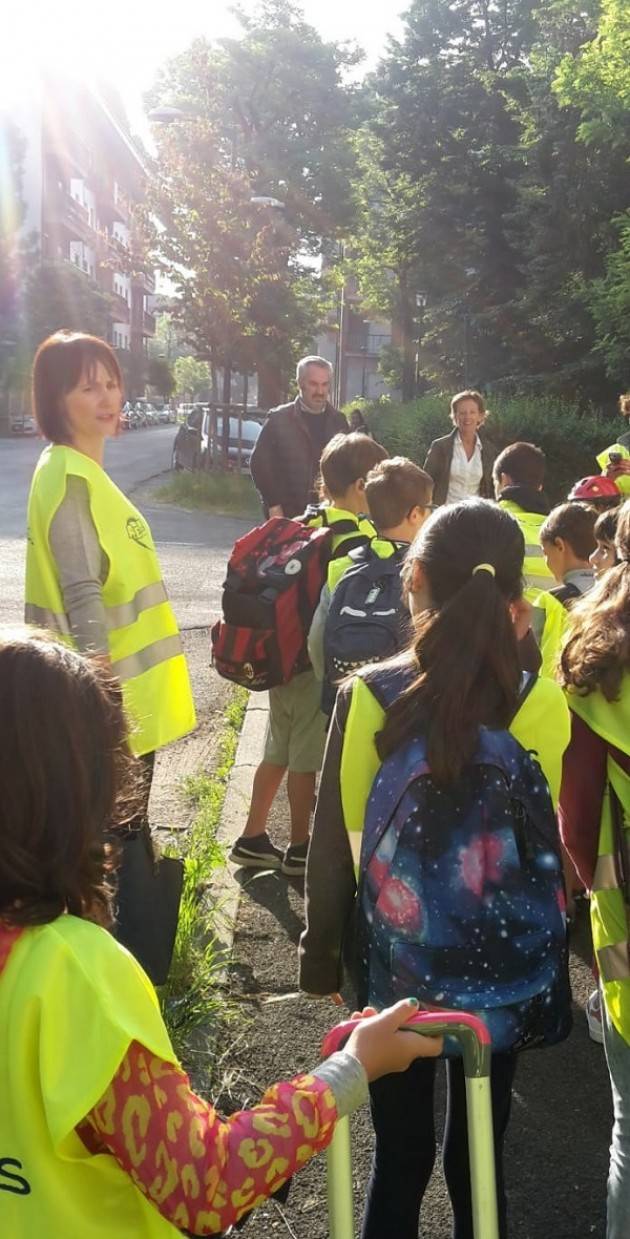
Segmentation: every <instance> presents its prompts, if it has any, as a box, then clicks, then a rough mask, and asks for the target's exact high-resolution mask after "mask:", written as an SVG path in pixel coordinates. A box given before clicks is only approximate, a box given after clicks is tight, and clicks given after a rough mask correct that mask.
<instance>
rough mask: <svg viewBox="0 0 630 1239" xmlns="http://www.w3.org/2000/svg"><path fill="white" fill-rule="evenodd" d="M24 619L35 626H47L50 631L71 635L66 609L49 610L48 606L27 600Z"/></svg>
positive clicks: (65, 635)
mask: <svg viewBox="0 0 630 1239" xmlns="http://www.w3.org/2000/svg"><path fill="white" fill-rule="evenodd" d="M24 619H25V621H26V623H27V624H33V625H34V627H35V628H46V629H47V630H48V632H58V633H61V635H62V636H63V637H69V636H70V635H71V633H70V625H69V623H68V616H67V615H66V613H65V611H63V612H58V611H49V610H48V609H47V608H46V607H36V606H35V604H34V603H32V602H27V603H26V606H25V607H24Z"/></svg>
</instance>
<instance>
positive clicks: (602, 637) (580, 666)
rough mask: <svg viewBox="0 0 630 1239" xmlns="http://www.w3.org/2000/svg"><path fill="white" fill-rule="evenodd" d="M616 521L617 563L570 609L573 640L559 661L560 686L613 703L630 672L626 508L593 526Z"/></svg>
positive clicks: (629, 512)
mask: <svg viewBox="0 0 630 1239" xmlns="http://www.w3.org/2000/svg"><path fill="white" fill-rule="evenodd" d="M612 516H614V517H615V519H616V522H617V532H616V535H615V539H614V541H615V549H616V551H617V557H618V561H619V562H618V563H617V564H615V566H614V567H613V568H609V569H608V571H607V572H606V573H605V575H604V576H603V577H602V578H601V580H600V581H598V582H597V584H596V585H595V586H594V588H593V589H591V590H589V592H588V594H585V596H584V597H583V598H581V599H577V600H576V602H575V603H574V604H573V607H572V608H571V629H572V630H571V635H570V636H569V638H568V640H567V642H566V644H565V646H564V648H563V650H562V654H561V657H560V668H561V678H562V683H563V684H564V686H565V687H569V688H573V689H577V690H578V692H580V693H581V694H587V693H591V692H594V691H595V690H596V689H599V690H600V692H601V693H603V695H604V697H605V698H606V700H607V701H617V700H618V699H619V694H620V691H621V681H622V678H623V675H624V672H625V671H628V670H630V502H629V503H624V504H623V506H622V507H621V508H617V509H615V510H613V511H611V512H604V513H603V515H602V516H600V518H599V520H598V521H597V523H596V526H595V530H596V534H595V536H596V537H597V539H598V540H599V541H600V542H604V541H606V542H607V541H608V540H609V539H608V538H604V537H603V536H602V535H601V534H600V533H599V532H597V526H598V525H599V523H600V521H603V520H605V519H606V518H608V517H612Z"/></svg>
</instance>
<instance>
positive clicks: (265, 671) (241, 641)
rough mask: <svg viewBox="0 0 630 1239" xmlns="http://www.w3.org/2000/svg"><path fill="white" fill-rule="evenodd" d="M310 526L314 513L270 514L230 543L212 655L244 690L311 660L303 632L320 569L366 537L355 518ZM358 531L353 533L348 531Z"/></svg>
mask: <svg viewBox="0 0 630 1239" xmlns="http://www.w3.org/2000/svg"><path fill="white" fill-rule="evenodd" d="M325 512H326V509H325V508H321V509H317V510H316V514H317V517H321V519H322V521H323V523H322V524H321V525H319V523H318V527H317V528H313V527H309V525H308V523H307V522H308V520H309V518H310V519H313V517H314V515H315V511H308V512H307V513H305V515H304V517H303V518H302V519H297V520H287V519H286V518H285V517H278V516H275V517H272V518H271V519H270V520H268V521H265V524H264V525H259V526H257V528H256V529H252V530H250V532H249V533H247V534H245V536H244V537H242V538H239V539H238V541H237V542H235V543H234V547H233V550H232V554H231V555H230V559H229V561H228V571H227V577H226V579H225V582H224V585H223V600H222V611H223V615H222V618H221V619H220V620H218V621H217V623H216V624H215V625H214V627H213V629H212V632H211V642H212V661H213V663H214V666H215V667H216V669H217V671H218V673H219V675H221V676H223V677H224V679H227V680H233V681H234V682H235V683H236V684H242V685H243V686H244V687H245V688H251V689H253V690H254V691H263V690H265V689H268V688H276V687H277V686H278V685H279V684H287V683H288V682H289V680H291V679H292V678H293V676H295V675H299V673H300V672H301V671H306V670H307V669H308V667H309V666H310V661H309V657H308V650H307V639H308V633H309V629H310V626H311V622H312V619H313V615H314V613H315V610H316V607H317V604H318V602H319V596H320V594H321V591H322V588H323V586H324V583H325V581H326V569H327V567H328V564H329V562H330V560H331V559H332V558H334V553H333V550H332V546H333V536H334V537H335V538H336V537H337V535H339V534H343V535H347V536H344V537H343V538H342V539H341V543H340V544H339V545H338V546H337V550H336V552H335V553H336V554H340V555H346V554H347V553H348V551H349V550H351V549H352V548H353V547H354V546H359V545H362V543H363V542H365V541H366V538H365V535H363V534H360V533H358V531H357V526H356V523H355V522H353V521H351V520H347V521H336V522H335V523H334V524H332V525H328V524H327V523H326V516H325ZM353 534H354V535H356V537H353V536H352V535H353Z"/></svg>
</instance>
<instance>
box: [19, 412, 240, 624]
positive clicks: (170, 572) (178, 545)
mask: <svg viewBox="0 0 630 1239" xmlns="http://www.w3.org/2000/svg"><path fill="white" fill-rule="evenodd" d="M175 433H176V428H175V427H174V426H161V427H155V428H154V429H150V430H149V429H147V430H138V431H133V432H130V433H127V434H125V435H122V436H121V437H120V438H119V439H114V440H111V441H110V442H109V443H108V444H107V448H106V455H105V467H106V469H107V470H108V472H109V473H110V474H111V476H112V477H113V479H114V481H115V482H116V483H117V485H118V486H120V487H121V489H122V490H124V491H125V493H126V494H130V495H131V497H132V498H133V499H134V502H137V504H138V507H139V508H141V510H142V512H143V515H144V516H145V517H146V519H147V520H148V522H149V524H150V526H151V529H152V531H153V536H154V538H155V541H156V543H157V547H158V551H159V555H160V562H161V564H162V571H163V573H164V579H165V581H166V585H167V589H168V591H169V595H170V597H171V600H172V602H173V606H174V608H175V612H176V615H177V618H178V621H179V623H180V625H181V627H182V628H195V627H198V626H199V625H207V624H208V623H209V622H211V620H213V619H214V618H216V616H217V614H218V611H219V602H220V591H221V583H222V581H223V577H224V575H225V564H226V560H227V557H228V554H229V551H230V549H231V546H232V543H233V542H234V540H235V539H236V538H237V537H239V535H240V534H242V533H243V532H244V531H245V529H246V528H247V525H248V522H244V521H240V520H237V519H235V518H234V517H222V516H208V515H207V514H205V513H194V512H185V511H183V509H179V508H171V507H164V506H161V505H155V504H153V503H151V501H150V500H147V499H146V498H145V496H146V494H147V487H146V485H143V483H145V482H146V480H147V479H149V478H155V479H156V486H158V485H159V475H160V474H162V473H165V472H166V471H167V470H168V468H169V466H170V459H171V450H172V444H173V439H174V438H175ZM41 450H42V443H41V440H39V439H0V623H2V624H7V623H8V624H11V623H17V622H20V621H21V620H22V616H23V606H24V554H25V530H26V504H27V499H28V491H29V486H30V481H31V476H32V473H33V469H34V467H35V463H36V461H37V458H38V456H39V453H40V452H41ZM138 487H140V491H139V497H138V498H136V496H135V494H134V492H135V491H136V489H137V488H138Z"/></svg>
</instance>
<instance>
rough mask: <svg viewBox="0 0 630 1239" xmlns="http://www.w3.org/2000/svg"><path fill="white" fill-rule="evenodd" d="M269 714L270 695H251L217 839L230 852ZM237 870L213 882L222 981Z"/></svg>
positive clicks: (221, 872) (259, 757)
mask: <svg viewBox="0 0 630 1239" xmlns="http://www.w3.org/2000/svg"><path fill="white" fill-rule="evenodd" d="M268 714H269V698H268V695H267V693H251V694H250V698H249V701H248V703H247V709H246V711H245V718H244V719H243V726H242V729H241V734H240V737H239V742H238V747H237V750H236V757H235V758H234V765H233V766H232V769H231V771H230V775H229V778H228V785H227V791H226V793H225V800H224V801H223V808H222V810H221V820H220V822H219V826H218V829H217V840H218V842H219V843H221V844H222V845H223V846H224V847H225V848H226V850H229V849H230V848H231V846H232V844H233V843H234V841H235V840H236V839H238V837H239V835H241V834H242V833H243V827H244V825H245V819H246V817H247V812H248V809H249V802H250V798H251V791H252V783H253V781H254V774H255V773H256V767H257V766H258V764H259V762H260V761H262V756H263V749H264V744H265V732H266V730H267V717H268ZM236 868H237V866H236V865H231V864H228V865H227V866H226V868H224V869H223V868H222V869H220V870H219V872H218V874H217V876H216V879H215V881H214V882H213V883H212V895H211V897H212V901H213V903H214V905H215V907H217V908H218V909H220V918H219V919H220V924H219V930H220V940H221V951H222V954H223V957H224V964H223V969H222V972H223V976H222V980H223V979H224V978H225V973H226V972H227V968H228V967H229V962H230V955H231V951H232V942H233V940H234V931H235V928H236V918H237V915H238V905H239V899H240V895H241V890H242V887H241V886H240V885H239V883H238V882H237V881H236V879H235V877H234V872H235V870H236Z"/></svg>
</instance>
